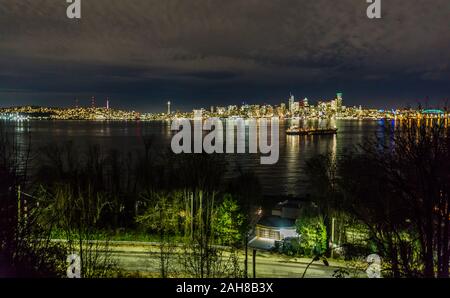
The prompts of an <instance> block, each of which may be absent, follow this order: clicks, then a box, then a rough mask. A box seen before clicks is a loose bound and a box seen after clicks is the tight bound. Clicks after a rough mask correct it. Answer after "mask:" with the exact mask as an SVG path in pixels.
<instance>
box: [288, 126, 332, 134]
mask: <svg viewBox="0 0 450 298" xmlns="http://www.w3.org/2000/svg"><path fill="white" fill-rule="evenodd" d="M337 131H338V129H337V128H336V127H335V128H300V127H298V126H291V127H290V128H288V129H287V130H286V134H287V135H335V134H337Z"/></svg>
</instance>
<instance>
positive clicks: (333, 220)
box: [331, 217, 336, 258]
mask: <svg viewBox="0 0 450 298" xmlns="http://www.w3.org/2000/svg"><path fill="white" fill-rule="evenodd" d="M335 220H336V218H334V217H333V218H332V219H331V258H333V255H334V222H335Z"/></svg>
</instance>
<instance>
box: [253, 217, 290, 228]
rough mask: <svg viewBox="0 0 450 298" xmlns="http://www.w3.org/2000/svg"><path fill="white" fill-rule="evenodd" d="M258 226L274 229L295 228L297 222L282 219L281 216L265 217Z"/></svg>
mask: <svg viewBox="0 0 450 298" xmlns="http://www.w3.org/2000/svg"><path fill="white" fill-rule="evenodd" d="M258 225H261V226H265V227H273V228H293V227H295V221H294V220H292V219H289V218H281V217H279V216H263V217H262V218H261V219H260V220H259V221H258Z"/></svg>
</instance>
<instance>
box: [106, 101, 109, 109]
mask: <svg viewBox="0 0 450 298" xmlns="http://www.w3.org/2000/svg"><path fill="white" fill-rule="evenodd" d="M106 109H107V110H109V98H106Z"/></svg>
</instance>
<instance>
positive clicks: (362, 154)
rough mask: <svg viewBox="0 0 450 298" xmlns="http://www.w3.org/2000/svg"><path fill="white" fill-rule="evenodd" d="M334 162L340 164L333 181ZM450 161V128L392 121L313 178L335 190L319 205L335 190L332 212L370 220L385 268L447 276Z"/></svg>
mask: <svg viewBox="0 0 450 298" xmlns="http://www.w3.org/2000/svg"><path fill="white" fill-rule="evenodd" d="M323 160H325V158H324V159H323ZM330 168H331V169H333V168H336V169H338V170H337V174H336V175H335V176H334V177H335V178H334V179H333V180H332V181H331V180H330V179H328V177H329V175H328V173H329V171H330ZM449 169H450V133H449V129H448V128H446V127H444V126H443V125H442V123H439V122H437V121H434V122H428V123H424V122H419V121H412V120H411V121H407V122H406V123H402V124H400V125H397V126H396V127H387V128H386V130H385V131H384V132H383V134H382V135H381V136H379V137H377V138H376V139H368V140H367V141H365V142H364V143H363V144H362V145H361V146H360V147H359V148H358V149H357V150H353V151H352V152H348V153H346V154H344V156H343V157H341V158H340V159H339V160H337V161H336V162H335V163H333V164H332V165H331V166H330V165H329V164H328V165H325V166H323V167H319V170H318V171H317V175H312V176H311V177H310V179H314V180H315V182H314V183H322V189H324V190H327V189H330V190H331V192H328V191H324V194H325V196H324V197H323V198H320V199H319V200H318V202H319V206H320V205H321V204H322V202H323V201H326V200H327V198H326V197H327V196H330V199H331V200H330V201H331V205H330V206H331V209H332V210H333V212H342V213H346V214H348V215H350V216H352V217H354V218H356V219H357V220H358V221H360V222H362V223H363V224H364V225H365V226H366V228H367V229H368V231H369V236H370V241H372V243H374V244H375V246H376V252H377V253H378V254H380V255H381V256H382V258H383V261H384V262H383V265H384V270H385V274H387V275H390V276H393V277H449V245H450V242H449V233H450V230H449V224H450V214H449V211H450V208H449V207H450V206H449V205H450V202H449V194H450V171H449ZM320 175H322V178H321V176H320ZM324 177H325V178H324ZM333 198H339V200H335V199H333Z"/></svg>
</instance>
